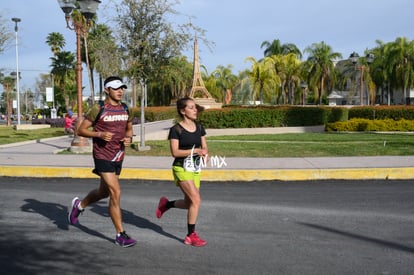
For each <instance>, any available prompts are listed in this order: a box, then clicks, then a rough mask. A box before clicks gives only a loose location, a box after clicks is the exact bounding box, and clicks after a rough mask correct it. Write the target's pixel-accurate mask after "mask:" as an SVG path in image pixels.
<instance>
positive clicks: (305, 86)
mask: <svg viewBox="0 0 414 275" xmlns="http://www.w3.org/2000/svg"><path fill="white" fill-rule="evenodd" d="M300 87H301V88H302V105H303V106H305V105H306V100H305V97H306V88H307V85H306V82H305V81H302V82H301V84H300Z"/></svg>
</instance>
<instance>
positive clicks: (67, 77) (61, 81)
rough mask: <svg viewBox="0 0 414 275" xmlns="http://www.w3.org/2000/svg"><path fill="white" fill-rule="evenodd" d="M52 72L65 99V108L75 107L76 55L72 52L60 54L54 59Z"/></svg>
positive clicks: (61, 95)
mask: <svg viewBox="0 0 414 275" xmlns="http://www.w3.org/2000/svg"><path fill="white" fill-rule="evenodd" d="M51 60H52V65H51V67H52V71H51V73H52V74H53V76H54V81H55V84H56V86H57V88H58V90H59V91H60V93H61V94H60V95H59V94H57V95H56V96H57V97H58V98H59V96H60V97H61V98H63V100H64V106H65V107H66V108H68V107H69V106H72V107H73V106H74V102H75V99H76V91H77V90H76V60H75V55H74V54H73V53H71V52H67V51H64V52H59V53H58V54H57V55H56V57H52V58H51Z"/></svg>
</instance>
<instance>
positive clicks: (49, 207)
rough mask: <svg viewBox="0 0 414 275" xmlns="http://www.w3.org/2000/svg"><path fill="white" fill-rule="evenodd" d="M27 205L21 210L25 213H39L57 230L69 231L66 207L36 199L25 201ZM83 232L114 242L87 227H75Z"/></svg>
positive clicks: (78, 225)
mask: <svg viewBox="0 0 414 275" xmlns="http://www.w3.org/2000/svg"><path fill="white" fill-rule="evenodd" d="M24 201H25V202H26V204H24V205H22V206H21V207H20V209H21V210H22V211H24V212H29V213H37V214H40V215H42V216H44V217H46V218H48V219H49V220H51V221H53V224H56V226H57V228H59V229H62V230H68V229H69V221H68V213H69V212H68V208H67V207H66V206H63V205H61V204H57V203H51V202H41V201H38V200H35V199H25V200H24ZM74 226H76V227H77V228H79V229H80V230H82V231H83V232H85V233H87V234H89V235H92V236H97V237H99V238H102V239H104V240H108V241H110V242H113V239H111V238H108V237H106V236H105V235H103V234H101V233H99V232H97V231H95V230H92V229H89V228H87V227H86V226H83V225H81V224H77V225H74Z"/></svg>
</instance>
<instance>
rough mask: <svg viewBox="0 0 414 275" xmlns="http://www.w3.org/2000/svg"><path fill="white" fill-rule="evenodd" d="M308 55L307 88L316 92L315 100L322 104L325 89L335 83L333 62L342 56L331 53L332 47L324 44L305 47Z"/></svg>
mask: <svg viewBox="0 0 414 275" xmlns="http://www.w3.org/2000/svg"><path fill="white" fill-rule="evenodd" d="M305 52H306V53H308V54H309V55H308V59H307V61H306V63H307V64H306V67H307V68H308V72H309V74H308V81H307V83H308V86H310V88H312V89H315V90H317V91H318V93H317V95H316V97H315V100H317V101H319V104H321V103H322V97H323V96H324V95H325V94H326V87H329V86H330V87H333V86H334V83H335V79H334V77H335V74H334V68H335V66H334V60H336V59H339V58H342V54H340V53H338V52H333V50H332V47H331V46H329V45H327V44H326V43H325V42H323V41H322V42H321V43H313V44H312V46H310V47H307V48H306V49H305Z"/></svg>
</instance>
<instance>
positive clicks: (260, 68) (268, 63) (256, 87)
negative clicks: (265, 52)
mask: <svg viewBox="0 0 414 275" xmlns="http://www.w3.org/2000/svg"><path fill="white" fill-rule="evenodd" d="M246 61H250V62H252V70H251V71H250V75H249V78H250V81H251V84H252V85H253V93H252V99H251V100H252V101H254V100H256V98H257V94H259V101H260V104H263V98H264V96H266V97H268V98H270V95H271V92H272V91H275V90H276V88H277V87H278V86H279V84H280V78H279V76H278V75H277V74H276V72H275V69H274V65H275V64H274V61H273V59H272V58H270V57H265V58H264V59H263V60H260V61H256V59H255V58H254V57H248V58H246Z"/></svg>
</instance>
